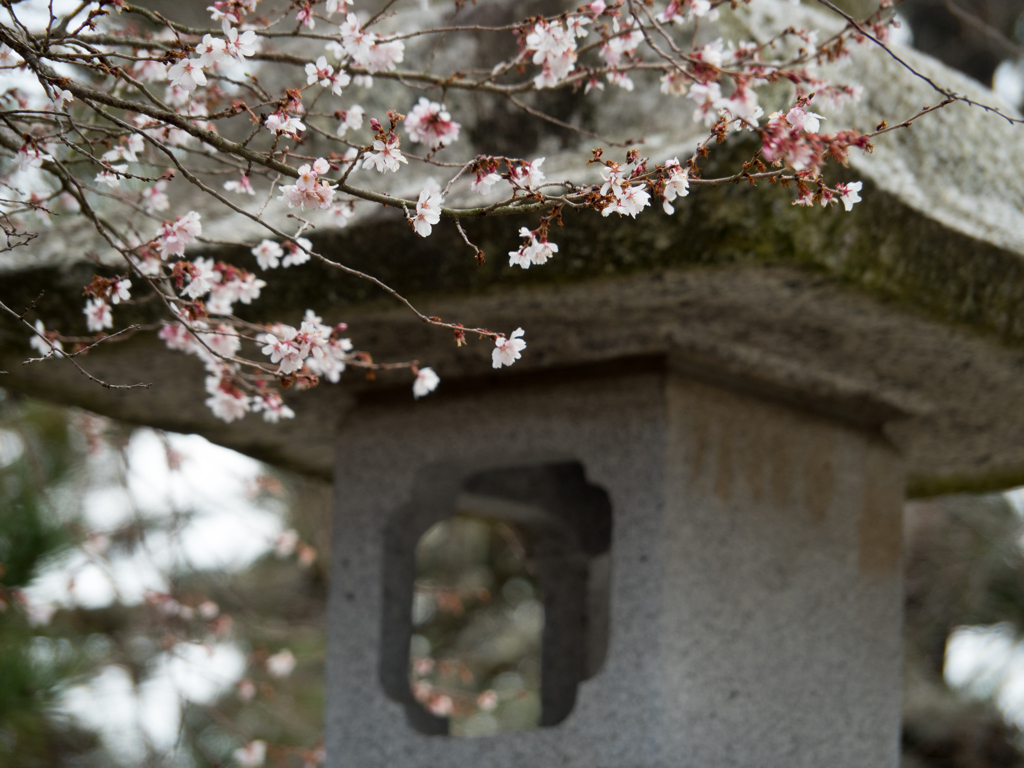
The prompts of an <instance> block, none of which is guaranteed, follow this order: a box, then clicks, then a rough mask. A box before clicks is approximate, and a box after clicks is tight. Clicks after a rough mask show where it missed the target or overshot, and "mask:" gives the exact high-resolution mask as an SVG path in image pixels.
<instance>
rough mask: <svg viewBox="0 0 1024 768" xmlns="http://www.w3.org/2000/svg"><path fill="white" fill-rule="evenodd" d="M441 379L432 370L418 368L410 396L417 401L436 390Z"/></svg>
mask: <svg viewBox="0 0 1024 768" xmlns="http://www.w3.org/2000/svg"><path fill="white" fill-rule="evenodd" d="M440 383H441V377H440V376H438V375H437V374H436V373H434V369H433V368H420V369H419V370H418V371H416V378H415V379H414V380H413V382H412V396H413V397H414V398H416V399H417V400H419V399H420V398H421V397H425V396H426V395H429V394H430V393H431V392H433V391H434V390H435V389H437V385H438V384H440Z"/></svg>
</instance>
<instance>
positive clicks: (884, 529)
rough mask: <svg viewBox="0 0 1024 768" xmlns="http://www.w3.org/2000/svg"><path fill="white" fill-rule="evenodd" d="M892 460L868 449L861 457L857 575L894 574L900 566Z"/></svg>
mask: <svg viewBox="0 0 1024 768" xmlns="http://www.w3.org/2000/svg"><path fill="white" fill-rule="evenodd" d="M894 460H895V457H893V456H892V455H890V454H889V453H888V451H884V450H882V449H880V448H878V447H875V446H872V445H868V446H867V447H866V454H865V457H864V509H863V510H862V512H861V515H860V522H859V523H858V526H857V535H858V538H859V541H860V551H859V552H858V557H857V568H858V571H859V572H860V574H861V575H862V576H863V575H870V574H882V573H894V572H895V571H896V570H897V569H898V568H899V566H900V551H901V548H902V546H903V539H902V537H903V520H902V507H901V501H902V500H901V498H900V497H899V494H898V493H897V492H894V489H898V488H900V485H899V484H898V483H897V482H895V480H897V479H898V478H893V472H894V471H897V470H895V469H894Z"/></svg>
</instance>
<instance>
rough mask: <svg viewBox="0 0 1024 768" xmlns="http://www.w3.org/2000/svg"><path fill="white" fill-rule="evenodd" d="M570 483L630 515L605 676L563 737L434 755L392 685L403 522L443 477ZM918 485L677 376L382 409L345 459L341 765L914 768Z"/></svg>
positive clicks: (553, 731)
mask: <svg viewBox="0 0 1024 768" xmlns="http://www.w3.org/2000/svg"><path fill="white" fill-rule="evenodd" d="M563 461H576V462H579V463H580V464H582V466H583V468H584V470H585V473H586V479H587V482H588V483H590V484H592V485H595V486H598V487H600V488H602V489H603V490H604V491H606V492H607V494H608V498H609V499H610V502H611V507H612V515H613V524H612V525H613V527H612V538H611V582H610V609H611V618H610V634H609V639H608V646H607V652H606V656H605V659H604V663H603V665H602V667H601V668H600V669H599V670H598V671H597V672H596V674H594V675H593V676H592V677H591V678H590V679H589V680H585V681H584V682H582V683H580V685H579V688H578V691H577V695H576V702H575V706H574V707H573V709H572V711H571V712H570V714H569V715H568V717H567V718H566V719H565V720H564V721H563V722H561V723H560V724H558V725H556V726H552V727H547V728H540V729H537V730H534V731H527V732H520V733H515V734H507V735H501V736H494V737H486V738H476V739H457V738H451V737H448V736H444V735H435V736H428V735H424V734H422V733H421V732H419V731H417V730H416V729H414V728H413V727H412V726H411V725H410V724H409V721H408V719H407V715H406V711H405V705H403V704H402V703H400V702H398V701H394V700H392V699H389V698H388V696H387V695H386V694H385V691H384V687H383V685H382V683H381V675H382V658H381V648H382V645H383V643H382V631H383V630H382V627H383V626H384V622H383V621H382V615H383V612H384V604H385V602H386V601H387V600H389V599H390V598H388V597H386V595H385V590H384V588H383V583H384V576H383V574H384V571H385V565H386V563H385V560H386V555H385V548H384V539H385V529H386V526H387V525H388V521H389V520H390V519H393V516H394V513H395V512H396V510H400V509H402V508H408V506H409V505H413V506H415V504H416V501H417V500H416V498H415V495H414V488H415V487H416V483H417V477H420V478H422V477H423V472H424V468H429V467H443V468H449V469H446V470H444V471H446V472H456V473H458V472H461V473H472V472H478V471H481V470H484V469H488V468H501V467H522V466H540V465H545V464H549V463H554V462H563ZM428 472H429V470H428ZM903 487H904V477H903V469H902V464H901V461H900V458H899V457H898V455H897V454H896V453H895V452H894V451H893V450H892V449H891V448H890V447H889V445H888V444H887V443H886V442H885V441H884V440H883V439H882V438H880V437H879V436H878V434H877V433H873V432H871V431H866V430H863V429H860V428H855V427H852V426H848V425H847V423H844V422H842V421H840V420H834V419H830V418H828V417H826V416H821V415H812V414H810V413H809V412H805V411H802V410H800V409H799V408H794V407H792V406H790V405H783V404H781V403H777V402H773V401H770V400H763V399H757V398H754V397H750V396H747V395H741V394H737V393H734V392H731V391H728V390H726V389H721V388H718V387H712V386H710V385H707V384H701V383H696V382H695V381H693V380H691V379H686V378H681V377H679V376H675V375H671V374H664V373H650V374H642V375H641V374H632V375H631V374H628V372H627V373H624V374H623V375H621V376H613V377H604V378H600V379H596V378H595V379H591V380H589V381H587V380H578V381H572V380H566V381H564V382H562V383H558V384H550V383H549V384H548V385H546V386H543V387H541V386H537V387H533V388H531V387H521V388H517V389H515V390H506V391H495V390H492V391H488V392H486V393H480V394H474V393H464V394H462V395H448V396H443V395H441V396H438V397H437V398H436V399H433V400H432V401H426V402H423V403H419V404H416V405H415V406H413V405H412V404H411V403H410V404H409V405H408V406H407V407H403V406H400V405H396V404H394V403H393V402H381V403H377V404H373V403H369V404H368V403H363V404H362V405H361V406H360V407H358V408H356V409H355V410H353V411H352V412H350V413H349V415H348V417H347V418H346V419H345V421H344V423H343V425H342V429H341V432H340V434H339V437H338V459H337V472H336V488H337V509H336V517H335V541H334V552H333V562H334V573H333V577H332V595H331V598H330V606H329V624H330V647H329V657H328V665H327V667H328V684H329V689H328V703H327V722H326V740H327V749H328V757H327V765H329V766H332V767H333V768H348V766H352V768H356V767H357V766H358V768H378V767H380V768H384V767H385V766H387V768H394V767H395V766H400V767H401V768H446V767H447V766H452V767H453V768H454V767H455V766H458V767H459V768H463V767H464V766H488V768H506V767H507V768H542V767H543V766H572V767H575V766H579V768H628V767H629V766H644V767H645V768H646V767H649V768H655V767H658V768H660V767H662V766H664V768H669V767H670V766H671V768H680V767H682V766H694V768H724V767H725V766H747V767H749V768H755V767H756V768H770V767H772V766H778V767H779V768H799V767H800V766H806V767H807V768H822V766H829V768H883V767H885V766H891V767H894V766H896V765H897V762H898V741H899V717H900V714H899V713H900V643H901V638H900V630H901V606H900V597H901V587H900V562H899V561H900V502H901V500H902V494H903ZM425 503H427V504H429V503H430V502H429V500H427V501H426V502H425ZM388 556H390V553H389V555H388ZM388 642H394V638H388Z"/></svg>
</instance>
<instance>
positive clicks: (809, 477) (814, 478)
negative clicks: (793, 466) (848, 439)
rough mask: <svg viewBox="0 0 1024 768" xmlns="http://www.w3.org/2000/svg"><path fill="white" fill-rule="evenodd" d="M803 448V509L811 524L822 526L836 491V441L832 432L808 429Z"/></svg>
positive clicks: (804, 436)
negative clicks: (807, 514) (805, 510)
mask: <svg viewBox="0 0 1024 768" xmlns="http://www.w3.org/2000/svg"><path fill="white" fill-rule="evenodd" d="M802 442H803V444H802V446H801V448H802V451H801V453H803V454H804V455H803V461H802V462H801V463H802V464H803V469H804V482H803V486H804V507H805V508H806V509H807V512H808V513H809V514H810V517H811V522H812V523H815V524H821V523H823V522H825V520H826V518H827V517H828V508H829V505H830V504H831V503H832V496H833V495H834V494H835V488H836V440H835V435H834V434H832V433H831V432H825V431H823V430H821V429H807V430H806V432H805V434H804V435H803V441H802Z"/></svg>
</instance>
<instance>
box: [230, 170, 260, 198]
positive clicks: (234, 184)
mask: <svg viewBox="0 0 1024 768" xmlns="http://www.w3.org/2000/svg"><path fill="white" fill-rule="evenodd" d="M224 189H225V190H227V191H228V192H234V193H235V194H238V195H255V194H256V190H254V189H253V188H252V181H250V180H249V177H248V176H245V175H243V176H241V177H239V178H238V179H237V180H236V179H231V180H230V181H225V182H224Z"/></svg>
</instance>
